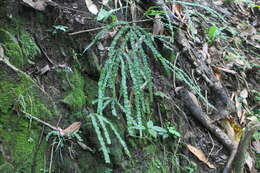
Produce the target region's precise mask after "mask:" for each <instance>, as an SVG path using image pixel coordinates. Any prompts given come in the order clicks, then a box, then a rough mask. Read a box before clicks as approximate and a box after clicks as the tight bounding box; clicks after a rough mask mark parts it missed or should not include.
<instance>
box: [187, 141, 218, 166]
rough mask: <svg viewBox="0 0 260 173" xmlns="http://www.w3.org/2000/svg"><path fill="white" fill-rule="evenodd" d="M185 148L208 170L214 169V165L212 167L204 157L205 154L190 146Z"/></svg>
mask: <svg viewBox="0 0 260 173" xmlns="http://www.w3.org/2000/svg"><path fill="white" fill-rule="evenodd" d="M187 148H188V149H189V150H190V152H192V154H194V155H195V156H196V157H197V158H198V159H199V160H200V161H202V162H204V163H205V164H206V165H208V167H209V168H212V169H216V167H215V166H214V165H212V164H211V163H210V162H209V161H208V158H207V157H206V156H205V154H204V153H203V152H202V151H201V150H200V149H198V148H196V147H194V146H192V145H187Z"/></svg>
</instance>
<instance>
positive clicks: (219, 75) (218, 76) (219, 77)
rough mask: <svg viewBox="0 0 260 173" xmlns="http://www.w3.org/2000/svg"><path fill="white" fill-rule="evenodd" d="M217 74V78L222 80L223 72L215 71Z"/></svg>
mask: <svg viewBox="0 0 260 173" xmlns="http://www.w3.org/2000/svg"><path fill="white" fill-rule="evenodd" d="M215 76H216V78H217V80H221V73H220V72H219V71H216V72H215Z"/></svg>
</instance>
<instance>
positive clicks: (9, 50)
mask: <svg viewBox="0 0 260 173" xmlns="http://www.w3.org/2000/svg"><path fill="white" fill-rule="evenodd" d="M3 47H4V50H5V56H7V57H8V58H9V60H10V62H11V63H12V64H13V65H14V66H16V67H18V68H21V67H22V66H24V65H25V64H26V63H27V61H26V58H24V56H23V52H22V49H21V48H20V46H19V45H18V44H17V43H14V42H6V43H5V44H4V46H3Z"/></svg>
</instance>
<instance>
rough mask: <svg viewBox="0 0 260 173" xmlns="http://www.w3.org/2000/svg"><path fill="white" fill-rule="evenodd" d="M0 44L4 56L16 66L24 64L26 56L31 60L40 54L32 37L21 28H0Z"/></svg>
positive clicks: (20, 66)
mask: <svg viewBox="0 0 260 173" xmlns="http://www.w3.org/2000/svg"><path fill="white" fill-rule="evenodd" d="M16 38H19V39H16ZM0 44H1V45H2V46H3V48H4V53H5V56H6V57H8V58H9V60H10V62H11V63H12V64H13V65H14V66H16V67H18V68H22V67H23V66H24V65H26V64H27V63H28V62H29V61H28V58H29V59H31V60H32V59H33V58H34V57H35V56H37V55H39V54H40V49H39V48H38V46H37V45H36V43H35V41H34V39H33V37H32V36H31V35H30V34H29V33H28V32H26V31H24V30H22V29H17V30H15V29H3V28H0Z"/></svg>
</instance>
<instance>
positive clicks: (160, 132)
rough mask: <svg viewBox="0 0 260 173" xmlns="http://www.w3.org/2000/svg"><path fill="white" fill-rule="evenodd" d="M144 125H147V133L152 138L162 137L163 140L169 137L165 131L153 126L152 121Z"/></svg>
mask: <svg viewBox="0 0 260 173" xmlns="http://www.w3.org/2000/svg"><path fill="white" fill-rule="evenodd" d="M146 125H147V130H148V133H149V134H150V135H151V136H152V137H154V138H157V137H158V136H162V137H163V139H164V138H167V137H168V136H169V135H168V133H167V130H165V129H164V128H162V127H159V126H155V125H154V124H153V122H152V121H148V122H147V123H146Z"/></svg>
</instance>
